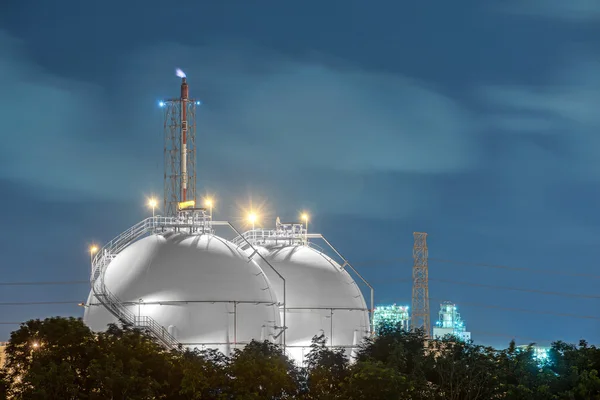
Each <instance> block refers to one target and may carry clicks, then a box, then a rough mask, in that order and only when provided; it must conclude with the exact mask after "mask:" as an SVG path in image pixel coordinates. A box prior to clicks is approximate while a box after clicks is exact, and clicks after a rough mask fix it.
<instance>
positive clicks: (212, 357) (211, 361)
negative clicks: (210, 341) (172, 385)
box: [178, 349, 230, 400]
mask: <svg viewBox="0 0 600 400" xmlns="http://www.w3.org/2000/svg"><path fill="white" fill-rule="evenodd" d="M178 360H179V363H180V366H181V370H182V379H181V384H180V390H179V393H180V394H181V395H182V396H184V398H186V399H194V400H200V399H215V400H216V399H226V398H227V395H228V392H229V391H230V390H229V388H230V379H229V376H228V375H227V367H228V363H229V359H228V358H227V357H225V355H223V354H222V353H221V352H219V351H218V350H204V351H199V350H197V349H196V350H193V351H186V352H184V353H183V354H181V355H180V356H179V357H178Z"/></svg>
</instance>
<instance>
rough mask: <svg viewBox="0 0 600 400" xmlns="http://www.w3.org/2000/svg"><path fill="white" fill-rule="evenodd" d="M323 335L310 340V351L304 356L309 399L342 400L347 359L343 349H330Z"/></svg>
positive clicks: (346, 374)
mask: <svg viewBox="0 0 600 400" xmlns="http://www.w3.org/2000/svg"><path fill="white" fill-rule="evenodd" d="M326 342H327V339H326V337H325V335H320V336H315V337H313V339H312V344H311V346H310V347H311V351H310V352H309V353H308V355H307V356H306V360H307V361H306V373H307V381H308V382H307V386H308V395H307V398H309V399H319V400H330V399H342V398H344V397H343V393H342V386H343V383H344V381H345V379H346V378H347V377H348V367H349V366H348V357H346V355H345V353H344V349H331V348H328V347H327V346H326V345H325V343H326Z"/></svg>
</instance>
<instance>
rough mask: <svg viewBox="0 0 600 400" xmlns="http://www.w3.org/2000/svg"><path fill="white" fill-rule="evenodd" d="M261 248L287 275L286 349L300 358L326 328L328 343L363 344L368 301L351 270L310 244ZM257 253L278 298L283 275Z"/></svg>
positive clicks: (366, 326)
mask: <svg viewBox="0 0 600 400" xmlns="http://www.w3.org/2000/svg"><path fill="white" fill-rule="evenodd" d="M258 250H259V252H260V254H261V255H262V256H263V257H264V258H265V259H266V260H267V261H268V262H269V264H271V265H272V266H273V268H274V269H276V270H277V271H278V272H279V273H280V274H281V275H282V276H283V277H284V278H285V289H286V308H287V313H286V322H285V323H286V326H287V327H288V329H287V331H286V344H287V346H288V347H287V350H288V354H289V355H291V356H292V357H293V358H294V359H295V360H296V361H297V362H299V363H302V362H303V361H304V357H305V356H306V354H307V353H308V352H309V351H310V344H311V340H312V338H313V337H314V336H315V335H320V334H324V335H325V336H326V337H327V339H328V341H327V344H328V345H333V346H343V347H345V348H346V349H347V352H346V353H347V354H348V355H350V354H351V353H352V351H353V348H352V347H353V346H357V345H358V344H360V342H361V341H362V340H363V339H364V337H365V336H367V335H368V333H369V330H370V329H369V313H368V307H367V305H366V302H365V299H364V297H363V295H362V292H361V290H360V288H359V287H358V285H357V284H356V282H355V281H354V279H353V278H352V276H350V274H349V273H348V272H347V271H346V270H345V269H344V268H342V267H341V266H340V265H339V264H338V263H337V262H335V261H334V260H333V259H331V258H330V257H328V256H327V255H325V254H323V253H322V252H319V251H317V250H315V249H314V248H311V247H309V246H305V245H290V246H273V247H259V248H258ZM246 251H247V252H250V253H251V252H252V251H253V250H251V249H250V250H246ZM255 259H257V260H258V263H259V265H261V267H262V269H263V271H264V272H265V273H266V274H267V276H268V277H269V281H270V282H271V285H272V286H273V288H274V289H275V292H276V294H277V298H279V299H280V300H282V299H283V280H282V279H281V278H280V277H279V276H278V275H277V274H276V273H275V272H274V271H273V270H272V269H271V268H270V267H269V266H268V265H266V263H265V262H264V261H262V259H260V258H258V257H255ZM281 320H282V321H283V315H282V317H281Z"/></svg>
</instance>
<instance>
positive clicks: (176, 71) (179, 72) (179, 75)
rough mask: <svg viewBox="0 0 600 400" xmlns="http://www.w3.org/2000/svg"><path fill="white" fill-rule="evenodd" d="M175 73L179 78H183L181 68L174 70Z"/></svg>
mask: <svg viewBox="0 0 600 400" xmlns="http://www.w3.org/2000/svg"><path fill="white" fill-rule="evenodd" d="M175 75H177V76H178V77H180V78H185V72H183V71H182V70H180V69H179V68H177V69H176V70H175Z"/></svg>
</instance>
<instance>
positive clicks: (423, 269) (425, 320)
mask: <svg viewBox="0 0 600 400" xmlns="http://www.w3.org/2000/svg"><path fill="white" fill-rule="evenodd" d="M413 236H414V238H415V244H414V246H413V259H414V264H413V289H412V317H411V321H410V324H411V329H418V328H423V330H424V331H425V335H426V337H429V336H430V335H431V322H430V317H429V268H428V265H427V257H429V252H428V250H427V234H426V233H423V232H414V233H413Z"/></svg>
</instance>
